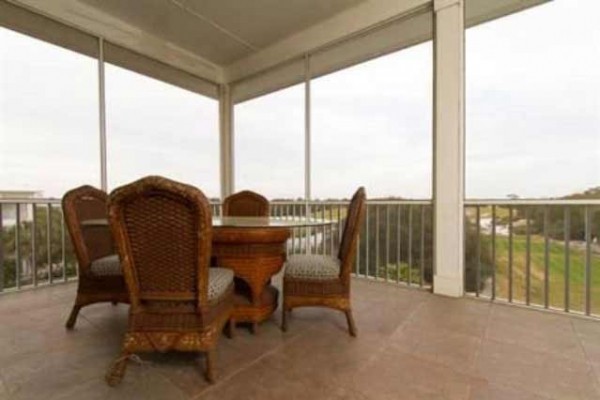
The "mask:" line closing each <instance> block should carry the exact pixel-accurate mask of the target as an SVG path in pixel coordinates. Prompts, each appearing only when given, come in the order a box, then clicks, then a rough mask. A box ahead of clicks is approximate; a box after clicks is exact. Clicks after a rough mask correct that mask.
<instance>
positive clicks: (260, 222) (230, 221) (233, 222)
mask: <svg viewBox="0 0 600 400" xmlns="http://www.w3.org/2000/svg"><path fill="white" fill-rule="evenodd" d="M212 223H213V226H214V227H231V228H298V227H310V226H324V225H331V224H334V223H337V221H333V220H328V219H320V218H305V217H295V218H284V217H213V219H212ZM81 226H88V227H94V226H108V220H107V219H88V220H84V221H81Z"/></svg>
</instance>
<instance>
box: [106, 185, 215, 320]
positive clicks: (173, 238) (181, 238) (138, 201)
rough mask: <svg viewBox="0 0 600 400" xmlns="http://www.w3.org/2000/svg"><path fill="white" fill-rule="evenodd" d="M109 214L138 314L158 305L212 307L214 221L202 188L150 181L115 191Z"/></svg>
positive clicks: (126, 279)
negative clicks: (210, 272) (145, 307)
mask: <svg viewBox="0 0 600 400" xmlns="http://www.w3.org/2000/svg"><path fill="white" fill-rule="evenodd" d="M109 215H110V221H111V227H112V229H113V235H114V236H115V241H116V243H117V247H118V250H119V254H120V256H121V260H122V266H123V272H124V275H125V281H126V283H127V287H128V290H129V293H130V297H131V303H132V307H133V311H134V312H135V308H138V307H140V306H141V305H143V304H144V303H146V302H152V301H169V302H176V301H185V302H189V301H190V300H194V301H196V302H197V303H196V304H197V306H198V307H202V306H203V305H206V304H207V295H208V293H207V292H208V268H209V262H210V250H211V232H212V221H211V211H210V204H209V202H208V200H207V198H206V197H205V196H204V194H203V193H202V192H201V191H200V190H199V189H197V188H195V187H193V186H189V185H185V184H182V183H178V182H175V181H171V180H169V179H166V178H161V177H156V176H150V177H146V178H143V179H140V180H138V181H136V182H133V183H131V184H129V185H126V186H123V187H120V188H118V189H116V190H115V191H114V192H112V193H111V196H110V201H109Z"/></svg>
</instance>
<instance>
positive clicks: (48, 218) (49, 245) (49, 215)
mask: <svg viewBox="0 0 600 400" xmlns="http://www.w3.org/2000/svg"><path fill="white" fill-rule="evenodd" d="M51 235H52V204H50V203H48V204H47V205H46V251H47V252H48V254H47V255H48V259H47V261H48V283H52V281H53V278H54V277H53V276H52V240H51V239H52V238H51Z"/></svg>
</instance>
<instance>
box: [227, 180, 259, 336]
mask: <svg viewBox="0 0 600 400" xmlns="http://www.w3.org/2000/svg"><path fill="white" fill-rule="evenodd" d="M223 216H225V217H268V216H269V200H267V199H266V198H265V197H264V196H262V195H260V194H258V193H256V192H253V191H250V190H242V191H241V192H237V193H234V194H232V195H230V196H228V197H226V198H225V200H224V201H223ZM250 267H251V268H253V267H252V266H250ZM235 288H236V293H237V295H238V296H240V297H243V298H246V299H248V301H250V302H251V301H252V294H251V289H250V286H249V284H248V283H247V282H246V281H245V280H243V279H241V278H240V277H236V278H235ZM250 330H251V331H252V333H254V334H256V333H258V323H257V322H252V323H251V324H250Z"/></svg>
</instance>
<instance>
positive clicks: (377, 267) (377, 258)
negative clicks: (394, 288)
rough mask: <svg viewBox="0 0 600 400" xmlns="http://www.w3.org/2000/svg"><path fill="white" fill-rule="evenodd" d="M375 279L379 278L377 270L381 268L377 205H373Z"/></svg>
mask: <svg viewBox="0 0 600 400" xmlns="http://www.w3.org/2000/svg"><path fill="white" fill-rule="evenodd" d="M374 207H375V279H379V270H380V269H381V265H380V261H379V231H380V229H379V208H380V207H379V205H377V204H376V205H375V206H374Z"/></svg>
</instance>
